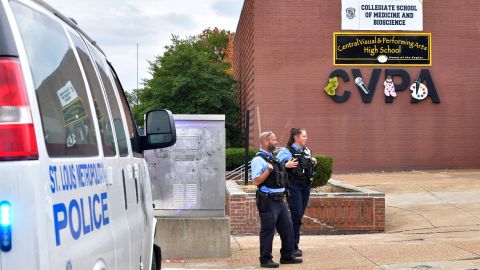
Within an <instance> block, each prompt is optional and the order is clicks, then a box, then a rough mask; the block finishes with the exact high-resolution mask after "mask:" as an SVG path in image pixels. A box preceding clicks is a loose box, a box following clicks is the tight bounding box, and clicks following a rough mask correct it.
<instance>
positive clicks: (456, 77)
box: [233, 0, 480, 172]
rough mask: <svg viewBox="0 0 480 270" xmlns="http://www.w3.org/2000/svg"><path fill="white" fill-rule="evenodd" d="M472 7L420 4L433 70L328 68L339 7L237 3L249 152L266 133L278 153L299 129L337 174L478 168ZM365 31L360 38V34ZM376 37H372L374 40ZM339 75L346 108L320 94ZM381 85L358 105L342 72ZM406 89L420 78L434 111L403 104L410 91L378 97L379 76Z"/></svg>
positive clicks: (479, 109)
mask: <svg viewBox="0 0 480 270" xmlns="http://www.w3.org/2000/svg"><path fill="white" fill-rule="evenodd" d="M478 10H480V1H475V0H466V1H461V2H458V1H448V0H438V1H424V2H423V32H425V33H431V36H432V44H431V45H432V46H431V52H432V66H428V67H418V66H413V67H410V66H408V67H407V66H400V67H387V66H376V67H371V66H357V67H355V66H334V65H333V59H332V58H333V53H332V50H333V48H332V41H333V37H332V36H333V33H334V32H342V30H341V12H342V10H341V1H339V0H338V1H327V0H322V1H319V0H291V1H275V0H245V2H244V6H243V10H242V12H241V16H240V20H239V23H238V26H237V31H236V35H235V39H234V57H233V67H234V76H235V78H236V79H237V80H239V81H240V85H239V88H238V96H239V102H240V105H241V108H242V111H245V110H246V109H248V110H250V124H251V130H250V143H251V146H253V147H257V146H258V134H259V130H260V129H261V130H262V131H266V130H272V131H274V132H275V133H276V134H277V138H278V140H279V142H280V143H281V144H282V145H283V144H285V143H286V141H287V139H288V132H289V130H290V128H291V127H293V126H299V127H305V128H307V130H308V135H309V142H308V144H309V146H310V148H311V149H313V150H314V151H315V152H319V153H323V154H326V155H330V156H332V157H333V159H334V166H335V171H336V172H346V171H379V170H412V169H443V168H452V169H454V168H479V167H480V142H479V141H478V140H479V139H478V138H479V137H480V120H479V115H480V91H479V90H478V89H477V88H478V86H477V84H476V82H480V79H479V77H478V76H479V73H480V58H479V57H478V56H479V55H480V22H479V21H478V19H477V17H478ZM363 32H365V31H363ZM378 32H379V31H378ZM339 68H340V69H343V70H345V71H346V73H347V74H349V76H350V81H349V82H343V81H340V86H339V90H338V91H339V92H340V93H342V92H344V91H345V90H347V89H349V90H350V92H351V96H350V98H349V100H348V101H347V102H344V103H336V102H334V101H333V100H332V98H330V97H329V96H328V95H326V94H325V91H324V90H323V88H324V87H325V86H326V84H327V82H328V78H329V75H330V73H331V72H332V71H333V70H335V69H339ZM357 68H358V69H360V70H361V72H362V74H363V78H365V79H366V80H367V81H368V80H369V79H370V76H371V74H372V71H373V69H374V68H380V69H381V73H380V79H379V80H378V83H377V85H376V91H375V94H374V95H373V98H372V101H371V102H370V103H364V102H363V101H362V98H361V96H360V93H359V91H358V89H357V87H356V85H355V84H354V79H353V77H352V72H351V69H357ZM388 68H395V69H403V70H405V71H406V72H408V74H409V75H410V78H411V82H410V83H413V82H414V81H415V78H417V77H418V75H419V73H420V71H421V70H422V69H428V71H429V72H430V74H431V76H432V79H433V81H434V84H435V86H436V90H437V93H438V95H439V98H440V100H441V102H440V103H439V104H435V103H433V102H432V100H431V99H430V98H427V99H426V100H423V101H421V102H418V103H412V102H411V97H410V90H409V89H406V90H405V91H402V92H398V96H397V97H396V98H395V99H394V101H393V103H386V102H385V96H384V94H383V81H384V78H385V70H386V69H388Z"/></svg>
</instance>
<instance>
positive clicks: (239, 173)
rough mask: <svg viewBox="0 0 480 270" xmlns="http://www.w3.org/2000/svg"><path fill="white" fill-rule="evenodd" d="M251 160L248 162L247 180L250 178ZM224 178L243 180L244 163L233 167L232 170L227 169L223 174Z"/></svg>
mask: <svg viewBox="0 0 480 270" xmlns="http://www.w3.org/2000/svg"><path fill="white" fill-rule="evenodd" d="M250 164H251V162H248V180H249V181H250V180H252V168H251V167H250ZM225 179H226V180H233V181H239V180H242V181H243V180H245V164H243V165H242V166H240V167H238V168H236V169H234V170H233V171H229V172H227V173H226V174H225Z"/></svg>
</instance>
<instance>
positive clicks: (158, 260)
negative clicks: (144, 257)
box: [152, 244, 162, 270]
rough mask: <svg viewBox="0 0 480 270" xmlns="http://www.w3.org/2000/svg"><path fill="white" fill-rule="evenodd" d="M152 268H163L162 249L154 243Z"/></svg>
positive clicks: (154, 269)
mask: <svg viewBox="0 0 480 270" xmlns="http://www.w3.org/2000/svg"><path fill="white" fill-rule="evenodd" d="M152 255H153V257H152V270H160V269H161V268H162V249H161V248H160V247H159V246H158V245H156V244H153V254H152Z"/></svg>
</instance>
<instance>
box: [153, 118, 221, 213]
mask: <svg viewBox="0 0 480 270" xmlns="http://www.w3.org/2000/svg"><path fill="white" fill-rule="evenodd" d="M174 119H175V126H176V129H177V143H176V144H175V145H174V146H172V147H169V148H165V149H158V150H151V151H146V152H145V159H146V160H147V163H148V164H149V167H150V174H151V183H152V196H153V203H154V208H155V215H156V216H157V217H189V218H190V217H224V216H225V116H224V115H174Z"/></svg>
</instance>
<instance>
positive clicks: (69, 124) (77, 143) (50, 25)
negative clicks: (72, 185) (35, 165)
mask: <svg viewBox="0 0 480 270" xmlns="http://www.w3.org/2000/svg"><path fill="white" fill-rule="evenodd" d="M11 7H12V10H13V12H14V14H15V18H16V21H17V25H18V27H19V30H20V33H21V36H22V39H23V44H24V46H25V50H26V53H27V57H28V62H29V65H30V70H31V73H32V77H33V82H34V86H35V90H36V91H35V92H36V95H37V100H38V106H39V108H40V115H41V119H42V126H43V133H44V134H43V135H44V139H45V144H46V147H47V151H48V154H49V156H51V157H79V156H97V155H98V145H97V139H96V132H95V127H94V125H93V120H92V110H91V108H90V105H89V99H88V95H87V91H86V86H85V82H84V80H83V78H82V74H81V72H80V68H79V63H78V62H77V59H76V57H75V54H74V51H73V49H72V46H71V45H70V42H69V40H68V38H67V35H66V32H65V30H64V28H63V27H62V26H61V25H60V24H59V23H58V22H56V21H55V20H54V19H52V18H50V17H48V16H47V15H45V14H42V13H40V12H38V11H35V10H33V9H31V8H29V7H26V6H24V5H22V4H19V3H15V2H12V3H11Z"/></svg>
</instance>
